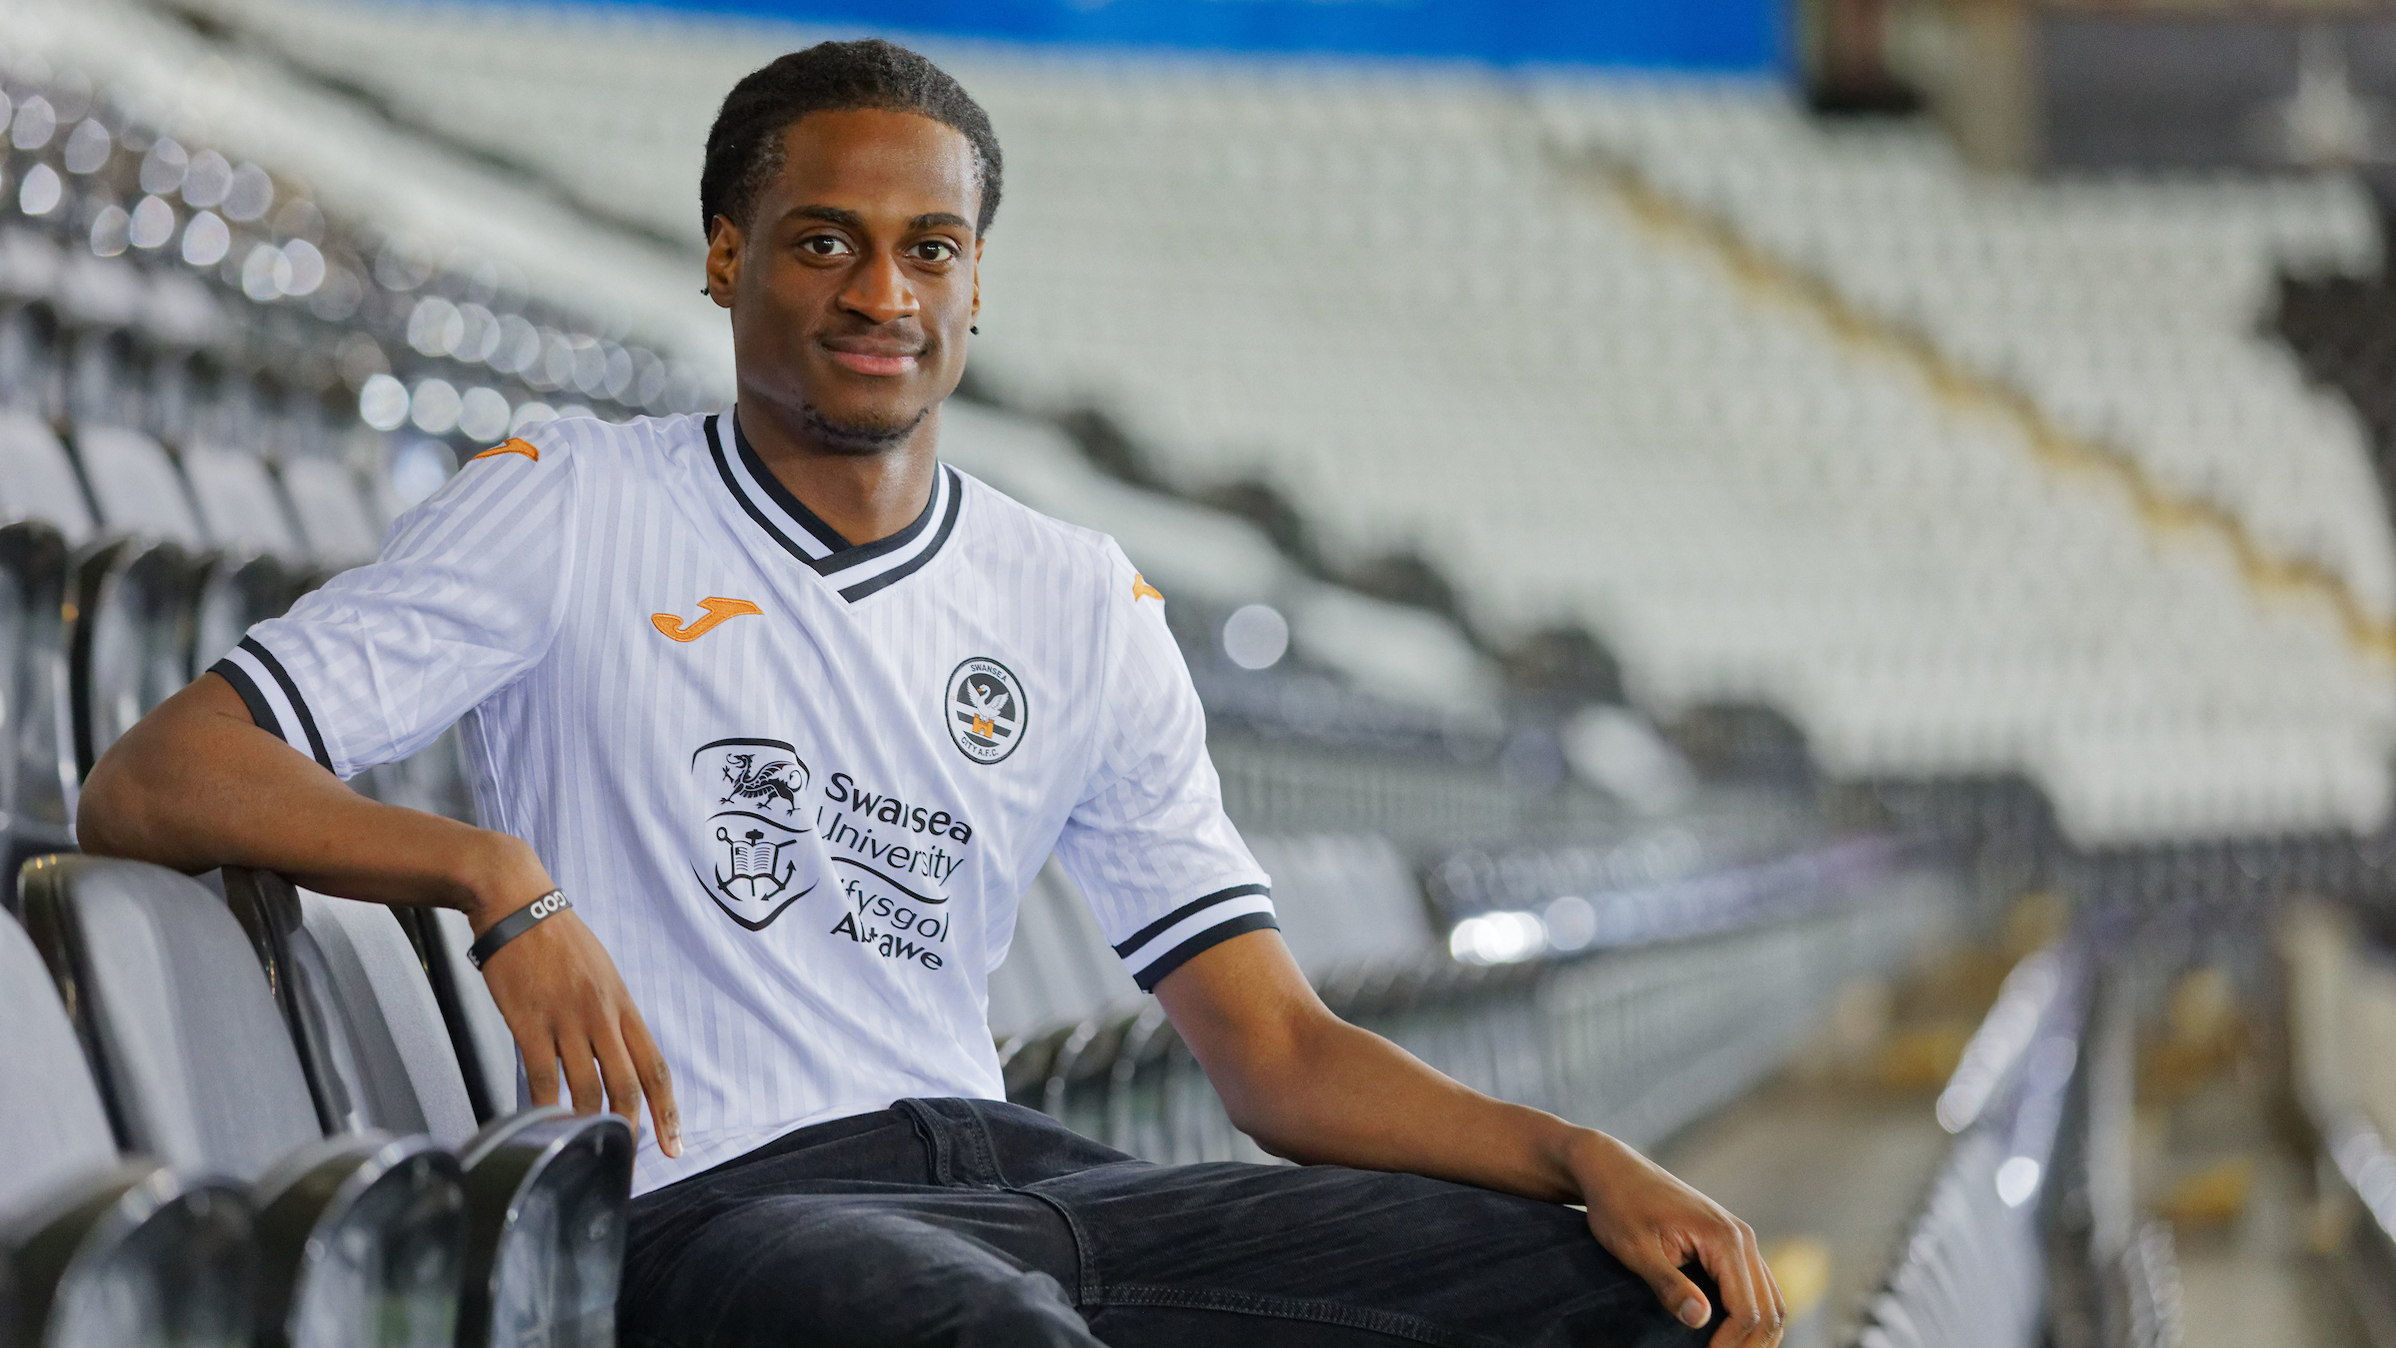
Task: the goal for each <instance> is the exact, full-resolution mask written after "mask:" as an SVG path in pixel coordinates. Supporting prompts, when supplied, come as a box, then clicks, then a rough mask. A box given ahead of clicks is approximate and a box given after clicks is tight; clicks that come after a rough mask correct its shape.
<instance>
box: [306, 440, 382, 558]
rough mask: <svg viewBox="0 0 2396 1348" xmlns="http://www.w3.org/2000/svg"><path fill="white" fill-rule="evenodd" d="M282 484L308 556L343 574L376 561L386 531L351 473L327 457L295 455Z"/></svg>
mask: <svg viewBox="0 0 2396 1348" xmlns="http://www.w3.org/2000/svg"><path fill="white" fill-rule="evenodd" d="M282 479H283V489H284V490H285V491H287V492H289V493H290V496H291V508H292V513H293V514H294V515H295V516H296V517H297V518H298V520H299V526H300V530H301V532H302V533H303V534H304V535H305V536H306V539H307V544H308V552H309V554H310V555H312V556H314V557H315V558H316V559H317V560H318V562H319V563H320V564H322V565H324V566H328V567H333V568H336V569H337V568H340V567H344V566H351V565H355V564H356V563H358V562H361V561H365V560H366V559H368V558H371V557H372V556H374V554H375V549H376V548H377V546H379V545H380V543H381V542H382V537H383V530H382V528H381V526H380V525H378V524H376V523H375V521H374V518H373V516H371V515H370V514H368V513H367V509H366V502H365V498H364V497H363V496H361V495H360V494H359V489H358V481H357V478H356V477H355V476H353V475H352V474H351V473H350V471H349V469H347V468H345V467H343V466H342V465H341V464H339V463H337V462H335V461H333V460H332V459H330V458H328V457H324V456H322V455H315V454H306V455H295V456H293V457H290V458H287V459H285V460H284V461H283V471H282Z"/></svg>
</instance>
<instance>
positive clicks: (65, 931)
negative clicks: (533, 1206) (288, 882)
mask: <svg viewBox="0 0 2396 1348" xmlns="http://www.w3.org/2000/svg"><path fill="white" fill-rule="evenodd" d="M20 884H21V885H22V887H23V891H24V905H25V914H26V926H27V928H28V930H29V931H30V932H31V934H32V936H33V938H34V943H35V945H36V946H37V947H38V948H40V949H41V951H42V954H43V958H44V960H45V962H46V963H48V965H49V966H50V968H51V970H52V971H53V973H54V974H55V975H56V977H57V980H58V982H59V985H60V987H61V988H62V989H66V990H68V995H67V997H66V1000H67V1001H68V1003H69V1005H70V1008H71V1012H72V1017H73V1020H74V1022H75V1026H76V1030H77V1033H78V1035H79V1037H80V1038H81V1040H82V1042H83V1044H84V1046H85V1048H86V1050H87V1052H88V1054H89V1056H90V1058H91V1060H92V1064H93V1068H94V1075H95V1076H96V1077H97V1079H98V1080H99V1082H100V1084H101V1086H102V1089H103V1090H104V1092H105V1093H106V1096H107V1098H108V1100H109V1101H110V1102H111V1106H112V1108H111V1116H112V1122H113V1123H114V1124H115V1127H116V1130H117V1141H118V1143H119V1145H121V1146H122V1147H123V1148H125V1149H126V1150H127V1151H138V1152H141V1153H144V1154H146V1155H149V1156H153V1157H156V1158H158V1159H159V1160H161V1161H163V1162H164V1163H166V1164H167V1165H169V1166H171V1167H173V1168H174V1169H175V1170H176V1171H177V1172H179V1173H190V1174H220V1175H225V1176H228V1177H230V1178H232V1179H234V1180H236V1181H238V1182H240V1183H242V1184H244V1185H247V1186H248V1189H249V1193H250V1197H251V1201H252V1204H253V1205H254V1206H255V1207H256V1209H257V1210H258V1213H259V1222H258V1231H259V1234H260V1241H259V1244H260V1250H259V1256H260V1261H261V1262H260V1267H259V1280H260V1288H261V1291H260V1295H259V1301H258V1306H259V1319H260V1323H261V1327H262V1330H263V1333H264V1334H265V1336H266V1339H267V1341H268V1342H274V1343H286V1344H291V1345H293V1346H294V1348H308V1346H312V1345H315V1344H320V1343H324V1344H330V1343H351V1342H373V1341H377V1340H378V1337H379V1336H385V1335H388V1334H389V1333H390V1332H392V1331H393V1330H394V1329H395V1328H397V1329H400V1330H403V1331H405V1332H403V1334H402V1338H401V1341H402V1342H436V1341H439V1340H440V1339H445V1338H447V1337H448V1336H449V1334H450V1333H451V1332H452V1326H453V1325H454V1323H455V1316H456V1313H457V1312H456V1306H457V1297H458V1292H459V1287H460V1278H461V1276H462V1270H463V1267H464V1260H465V1257H466V1221H467V1200H466V1195H465V1192H464V1190H463V1188H462V1187H461V1184H460V1176H459V1169H458V1163H457V1160H456V1158H455V1157H453V1156H451V1155H450V1154H449V1153H447V1152H445V1151H443V1150H441V1149H440V1148H439V1147H437V1146H436V1145H434V1143H433V1142H432V1140H431V1139H429V1138H423V1137H417V1138H394V1137H392V1136H390V1135H388V1134H382V1133H366V1134H353V1135H345V1136H338V1137H331V1138H328V1137H326V1136H325V1135H324V1133H323V1131H322V1129H321V1128H320V1127H319V1124H318V1118H317V1111H316V1106H315V1104H314V1102H313V1100H312V1099H311V1098H310V1096H309V1091H308V1084H307V1080H306V1078H305V1076H304V1075H303V1073H302V1071H301V1067H300V1061H299V1058H298V1056H297V1055H296V1054H295V1053H294V1052H293V1050H292V1040H291V1037H290V1028H289V1027H288V1026H287V1025H286V1023H285V1021H284V1018H283V1016H282V1014H281V1012H280V1011H279V1010H278V1009H277V1007H276V1005H275V1000H274V996H273V993H272V992H271V991H270V990H269V988H268V986H267V983H266V980H265V978H264V977H263V976H262V975H261V973H260V972H259V968H258V965H257V962H256V955H255V954H254V952H253V951H252V949H251V945H250V942H249V940H248V939H247V938H246V937H245V936H244V935H243V933H242V928H241V924H240V923H239V922H238V921H236V920H235V919H234V916H233V914H232V913H231V912H230V911H229V910H228V909H227V908H226V906H225V904H224V903H223V902H222V901H221V900H219V899H218V898H217V897H216V896H215V895H214V894H211V893H209V892H208V890H207V889H205V888H204V887H202V886H201V885H199V884H198V883H196V882H194V881H192V880H190V879H189V878H187V877H184V876H180V875H177V874H175V873H174V872H172V871H168V870H165V869H163V868H160V867H156V866H147V865H143V864H141V863H138V862H126V861H104V860H98V859H94V858H85V857H45V858H40V859H37V860H35V861H33V862H30V863H28V864H27V866H26V869H25V871H24V874H23V876H22V878H21V880H20ZM203 1028H204V1030H205V1033H199V1032H198V1031H200V1030H202V1029H203ZM427 1333H429V1334H431V1335H433V1336H434V1337H432V1338H430V1339H427V1338H423V1337H414V1336H421V1335H424V1334H427ZM382 1341H388V1340H387V1338H384V1339H382Z"/></svg>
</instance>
